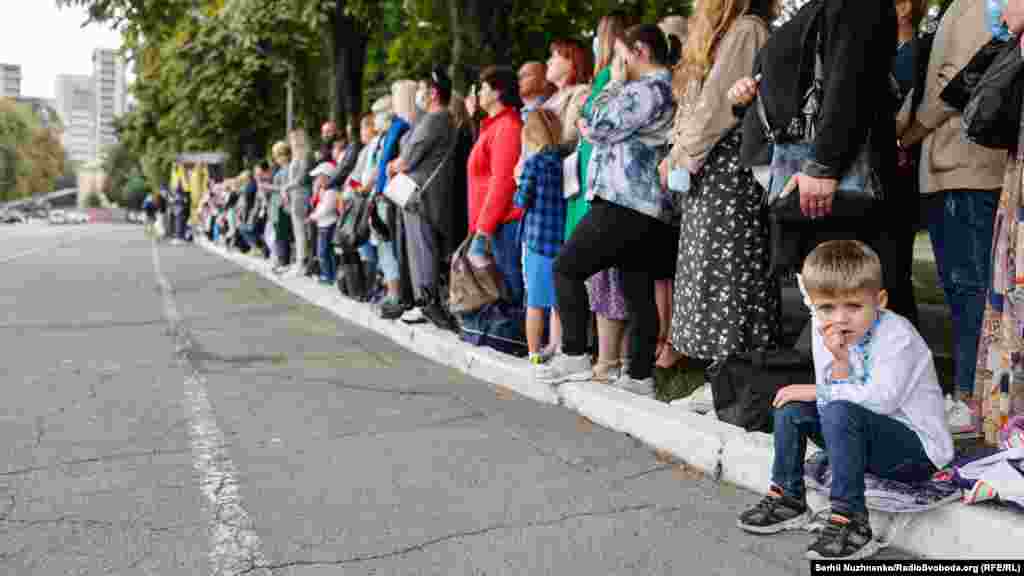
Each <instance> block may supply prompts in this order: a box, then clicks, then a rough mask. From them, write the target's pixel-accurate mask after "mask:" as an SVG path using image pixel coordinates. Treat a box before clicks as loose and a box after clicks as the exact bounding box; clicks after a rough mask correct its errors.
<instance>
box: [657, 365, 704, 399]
mask: <svg viewBox="0 0 1024 576" xmlns="http://www.w3.org/2000/svg"><path fill="white" fill-rule="evenodd" d="M705 367H707V363H706V362H701V361H699V360H691V359H689V358H683V359H682V360H680V361H679V363H678V364H676V365H675V366H673V367H672V368H667V369H666V368H655V370H654V390H655V393H656V395H657V398H658V400H661V401H663V402H671V401H672V400H676V399H679V398H685V397H687V396H689V395H690V394H692V393H693V392H694V391H695V390H697V389H698V388H700V387H701V386H703V385H704V368H705Z"/></svg>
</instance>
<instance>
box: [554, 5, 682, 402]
mask: <svg viewBox="0 0 1024 576" xmlns="http://www.w3.org/2000/svg"><path fill="white" fill-rule="evenodd" d="M677 56H678V55H677V54H670V50H669V44H668V41H667V40H666V38H665V34H663V33H662V32H661V30H660V29H659V28H658V27H657V26H654V25H646V24H645V25H641V26H636V27H633V28H631V29H629V30H628V31H627V33H626V35H625V36H624V37H623V38H622V39H619V40H618V41H616V43H615V58H616V60H615V63H614V64H613V65H612V80H611V82H610V83H609V85H608V86H607V87H606V88H605V90H604V91H603V92H602V93H601V95H600V96H599V97H598V100H597V102H596V103H595V105H594V107H593V111H592V114H591V117H590V118H589V119H583V120H581V121H580V124H579V128H580V134H581V136H582V137H583V138H586V139H587V140H589V141H590V142H591V143H593V144H594V151H593V161H592V162H591V163H590V171H589V173H588V176H587V186H588V188H589V189H591V190H592V191H593V194H594V200H593V202H592V203H591V209H590V212H588V213H587V215H586V216H584V217H583V220H582V221H580V223H579V225H578V226H577V227H576V229H575V230H574V231H573V234H572V236H571V237H570V238H569V240H568V242H566V244H565V245H564V246H563V248H562V250H561V252H560V253H559V256H558V258H557V259H556V260H555V285H556V292H557V296H558V304H559V311H560V312H561V315H562V330H563V352H562V354H560V355H558V356H556V357H555V358H553V359H552V360H551V362H550V363H549V364H547V365H545V366H543V367H542V368H543V370H538V371H537V373H536V374H537V379H538V381H541V382H545V383H548V384H551V385H558V384H560V383H562V382H565V381H567V380H570V379H577V378H578V379H589V378H590V376H591V361H590V358H589V356H588V355H587V354H586V328H587V322H588V321H589V318H590V315H589V311H588V310H587V296H586V294H587V289H586V285H585V281H586V280H587V278H589V277H591V276H593V275H594V274H595V273H597V272H600V271H601V270H607V269H608V268H611V267H618V268H619V269H620V270H622V276H623V278H622V279H623V285H624V286H623V288H624V291H625V294H626V302H627V303H628V305H629V308H630V311H631V313H632V316H633V327H632V337H633V353H634V362H632V363H631V365H630V369H629V373H628V374H624V375H623V376H622V377H621V378H620V379H619V380H618V381H617V382H616V385H617V386H619V387H621V388H623V389H626V390H630V391H632V392H635V393H638V394H643V395H648V396H650V395H653V394H654V378H652V376H651V373H652V371H653V368H654V349H655V346H656V344H657V339H658V310H657V307H656V305H655V301H654V274H653V271H654V269H655V267H657V266H659V259H665V258H671V257H672V252H673V250H672V246H671V245H670V243H669V242H665V240H664V239H665V238H667V237H670V236H671V233H672V231H671V226H670V225H669V221H670V220H671V217H672V207H671V202H670V200H669V198H668V197H667V196H666V195H665V194H664V193H663V192H662V187H661V182H660V181H659V179H658V163H659V162H661V160H662V159H663V158H664V157H665V156H666V154H667V153H668V140H669V132H670V131H671V128H672V119H673V117H674V115H675V103H674V101H673V99H672V74H671V72H670V71H669V66H671V65H672V63H673V62H674V60H675V59H676V57H677Z"/></svg>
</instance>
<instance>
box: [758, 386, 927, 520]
mask: <svg viewBox="0 0 1024 576" xmlns="http://www.w3.org/2000/svg"><path fill="white" fill-rule="evenodd" d="M808 439H810V440H811V441H812V442H814V443H815V444H817V445H818V446H823V447H824V448H825V452H826V453H827V454H828V461H829V464H830V465H831V467H832V492H831V494H830V495H829V498H830V500H831V502H832V510H833V511H835V512H838V513H840V514H844V515H847V516H849V515H861V514H867V507H866V506H865V501H864V473H865V472H870V473H872V474H874V475H875V476H879V477H881V478H888V479H890V480H897V481H900V482H920V481H923V480H927V479H928V478H930V477H931V476H932V474H934V473H935V466H934V465H933V464H932V462H931V460H929V459H928V455H927V454H925V452H924V447H923V446H922V445H921V441H920V439H918V437H917V434H915V433H914V432H913V431H912V430H910V428H907V427H906V426H904V425H903V424H902V423H901V422H898V421H896V420H893V419H892V418H889V417H887V416H882V415H880V414H876V413H874V412H872V411H870V410H868V409H867V408H864V407H862V406H860V405H858V404H854V403H852V402H846V401H835V402H829V403H828V404H826V405H825V407H824V409H823V410H822V411H821V413H820V414H819V412H818V406H817V405H816V404H815V403H814V402H790V403H788V404H786V405H785V406H783V407H782V408H776V409H775V462H774V463H773V464H772V484H774V485H775V486H777V487H779V488H781V489H782V491H783V492H784V493H785V494H786V495H787V496H790V497H792V498H796V499H797V500H803V499H804V456H805V454H806V452H807V440H808Z"/></svg>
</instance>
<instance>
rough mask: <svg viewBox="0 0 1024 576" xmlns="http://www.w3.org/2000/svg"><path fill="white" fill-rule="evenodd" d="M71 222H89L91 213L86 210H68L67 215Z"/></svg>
mask: <svg viewBox="0 0 1024 576" xmlns="http://www.w3.org/2000/svg"><path fill="white" fill-rule="evenodd" d="M66 218H67V221H68V223H69V224H88V223H89V215H88V214H86V213H85V212H68V214H67V215H66Z"/></svg>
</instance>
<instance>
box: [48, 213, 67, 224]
mask: <svg viewBox="0 0 1024 576" xmlns="http://www.w3.org/2000/svg"><path fill="white" fill-rule="evenodd" d="M47 220H49V221H50V224H67V223H68V218H67V214H65V213H64V211H63V210H50V215H49V216H48V217H47Z"/></svg>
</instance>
